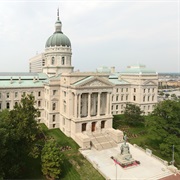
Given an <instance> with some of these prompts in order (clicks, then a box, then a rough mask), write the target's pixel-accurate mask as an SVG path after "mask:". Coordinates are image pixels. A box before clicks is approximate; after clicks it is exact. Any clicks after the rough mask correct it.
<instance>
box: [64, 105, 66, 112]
mask: <svg viewBox="0 0 180 180" xmlns="http://www.w3.org/2000/svg"><path fill="white" fill-rule="evenodd" d="M64 112H65V113H66V104H64Z"/></svg>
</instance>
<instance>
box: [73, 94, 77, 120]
mask: <svg viewBox="0 0 180 180" xmlns="http://www.w3.org/2000/svg"><path fill="white" fill-rule="evenodd" d="M74 96H75V101H74V117H75V118H77V94H74Z"/></svg>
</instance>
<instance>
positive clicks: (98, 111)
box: [97, 92, 101, 116]
mask: <svg viewBox="0 0 180 180" xmlns="http://www.w3.org/2000/svg"><path fill="white" fill-rule="evenodd" d="M100 96H101V93H100V92H99V93H98V107H97V116H100V104H101V102H100V100H101V99H100V98H101V97H100Z"/></svg>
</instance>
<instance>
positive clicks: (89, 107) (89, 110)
mask: <svg viewBox="0 0 180 180" xmlns="http://www.w3.org/2000/svg"><path fill="white" fill-rule="evenodd" d="M90 116H91V93H89V94H88V117H90Z"/></svg>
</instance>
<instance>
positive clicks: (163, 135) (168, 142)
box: [147, 100, 180, 159]
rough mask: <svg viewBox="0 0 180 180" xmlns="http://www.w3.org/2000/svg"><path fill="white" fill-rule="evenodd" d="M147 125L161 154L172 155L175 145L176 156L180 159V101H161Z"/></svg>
mask: <svg viewBox="0 0 180 180" xmlns="http://www.w3.org/2000/svg"><path fill="white" fill-rule="evenodd" d="M147 125H148V126H149V137H150V138H151V139H152V140H154V141H156V144H158V146H159V148H160V150H161V154H162V155H164V156H166V157H171V156H172V146H173V145H174V146H175V148H174V150H175V158H177V159H180V101H171V100H166V101H162V102H160V103H159V104H158V105H157V106H156V107H155V109H154V111H153V112H152V114H151V115H150V116H149V119H148V121H147Z"/></svg>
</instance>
